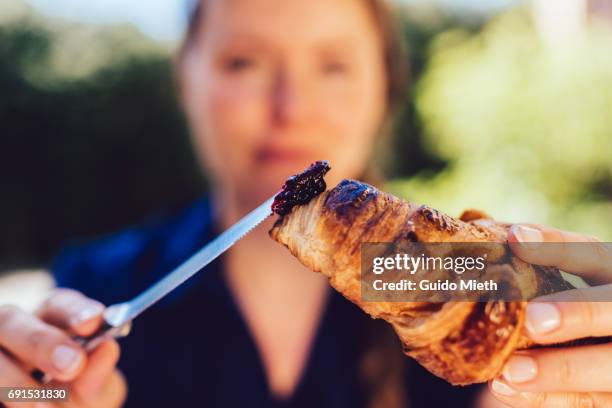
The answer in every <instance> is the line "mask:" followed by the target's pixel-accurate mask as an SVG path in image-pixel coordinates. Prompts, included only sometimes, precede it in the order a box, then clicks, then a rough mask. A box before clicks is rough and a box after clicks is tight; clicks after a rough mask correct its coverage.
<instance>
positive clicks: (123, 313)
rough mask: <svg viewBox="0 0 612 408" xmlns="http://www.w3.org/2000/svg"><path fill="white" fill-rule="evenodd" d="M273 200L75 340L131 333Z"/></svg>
mask: <svg viewBox="0 0 612 408" xmlns="http://www.w3.org/2000/svg"><path fill="white" fill-rule="evenodd" d="M273 202H274V196H273V197H270V198H269V199H267V200H266V201H265V202H264V203H262V204H261V205H260V206H259V207H257V208H256V209H254V210H253V211H251V212H250V213H248V214H247V215H246V216H244V217H243V218H242V219H241V220H240V221H238V222H237V223H236V224H234V225H232V226H231V227H230V228H228V229H227V230H225V231H224V232H222V233H221V234H220V235H219V236H217V237H216V238H215V239H213V240H212V241H211V242H209V243H208V244H207V245H206V246H204V247H203V248H202V249H200V250H199V251H198V252H196V253H195V254H194V255H192V256H191V257H190V258H189V259H187V260H186V261H185V262H183V263H182V264H181V265H179V266H178V267H177V268H175V269H174V270H173V271H172V272H170V273H169V274H168V275H166V276H165V277H164V278H162V279H161V280H160V281H158V282H157V283H155V284H154V285H153V286H151V287H150V288H148V289H147V290H145V291H144V292H142V293H141V294H140V295H138V296H136V297H135V298H134V299H132V300H129V301H127V302H123V303H117V304H114V305H111V306H109V307H107V308H106V310H105V311H104V314H103V319H104V321H103V323H102V325H101V326H100V328H99V329H98V330H97V331H96V332H95V333H94V334H92V335H91V336H87V337H75V340H76V342H77V343H79V344H80V345H81V346H83V348H84V349H85V351H87V352H91V351H93V350H95V349H96V347H98V346H99V345H100V344H101V343H103V342H104V341H105V340H108V339H112V338H120V337H124V336H127V335H128V334H129V332H130V329H131V326H132V321H133V320H134V319H135V318H136V317H138V316H140V315H141V314H142V313H143V312H144V311H146V310H147V309H149V308H150V307H151V306H153V305H154V304H155V303H157V302H158V301H159V300H161V299H162V298H163V297H164V296H166V295H167V294H169V293H170V292H172V291H173V290H174V289H176V288H177V287H178V286H179V285H181V284H182V283H183V282H185V281H186V280H187V279H189V278H191V277H192V276H193V275H195V274H196V273H198V272H200V271H201V270H202V269H204V268H205V267H206V266H207V265H208V264H210V263H211V262H212V261H214V260H215V259H216V258H218V257H219V256H220V255H221V254H222V253H223V252H225V251H227V250H228V249H229V248H231V247H232V245H234V244H235V243H236V242H238V241H239V240H240V239H241V238H242V237H244V236H245V235H246V234H248V233H249V232H250V231H251V230H252V229H253V228H255V227H256V226H257V225H259V224H260V223H262V222H263V221H264V220H265V219H266V218H268V217H269V216H271V215H272V214H273V213H272V209H271V208H272V203H273ZM33 376H34V377H35V378H36V379H38V380H40V381H41V382H42V383H48V382H49V381H51V377H50V376H48V375H45V374H44V373H42V372H40V371H36V372H34V374H33Z"/></svg>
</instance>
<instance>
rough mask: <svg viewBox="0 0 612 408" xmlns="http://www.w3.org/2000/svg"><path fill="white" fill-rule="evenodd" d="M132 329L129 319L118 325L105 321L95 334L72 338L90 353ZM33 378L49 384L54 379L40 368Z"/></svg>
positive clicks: (33, 374) (33, 373)
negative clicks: (105, 342)
mask: <svg viewBox="0 0 612 408" xmlns="http://www.w3.org/2000/svg"><path fill="white" fill-rule="evenodd" d="M131 329H132V322H131V321H128V322H127V323H125V324H123V325H121V326H118V327H115V326H111V325H110V324H108V322H106V321H104V322H103V323H102V325H100V327H99V328H98V330H96V331H95V332H94V333H93V334H91V335H89V336H75V337H73V338H72V339H73V340H74V341H76V342H77V343H78V344H79V345H81V346H82V347H83V348H84V349H85V351H86V352H87V353H88V354H89V353H91V352H93V351H94V350H95V349H96V348H98V346H99V345H100V344H102V343H103V342H104V341H106V340H109V339H118V338H121V337H125V336H127V335H128V334H129V333H130V330H131ZM32 378H34V379H35V380H36V381H37V382H39V383H40V384H48V383H49V382H51V380H52V378H51V376H50V375H49V374H47V373H45V372H43V371H41V370H38V369H37V370H34V371H33V372H32Z"/></svg>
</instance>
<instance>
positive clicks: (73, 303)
mask: <svg viewBox="0 0 612 408" xmlns="http://www.w3.org/2000/svg"><path fill="white" fill-rule="evenodd" d="M102 313H104V305H103V304H102V303H100V302H98V301H96V300H93V299H89V298H87V297H86V296H85V295H83V294H81V293H79V292H77V291H75V290H71V289H58V290H56V292H55V293H54V294H53V295H52V296H50V297H49V298H48V299H47V300H46V301H45V302H44V303H43V304H42V305H41V307H40V308H39V309H38V311H37V315H38V316H39V317H40V318H41V319H42V320H44V321H45V322H47V323H49V324H52V325H54V326H58V327H61V328H63V329H66V330H70V331H72V332H73V333H75V334H77V335H79V336H88V335H90V334H92V333H93V332H95V331H96V329H97V328H98V327H99V326H100V324H101V323H102Z"/></svg>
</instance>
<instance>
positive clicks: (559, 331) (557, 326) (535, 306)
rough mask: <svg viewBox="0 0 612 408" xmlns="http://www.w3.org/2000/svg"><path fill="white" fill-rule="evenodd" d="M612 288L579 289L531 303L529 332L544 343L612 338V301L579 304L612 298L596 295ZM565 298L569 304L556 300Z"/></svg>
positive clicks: (526, 323)
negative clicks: (611, 336)
mask: <svg viewBox="0 0 612 408" xmlns="http://www.w3.org/2000/svg"><path fill="white" fill-rule="evenodd" d="M610 290H612V285H605V286H599V287H594V288H588V289H575V290H571V291H566V292H561V293H558V294H554V295H550V296H545V297H541V298H538V299H536V300H535V301H532V302H529V303H528V304H527V310H526V320H525V329H526V332H527V334H528V335H529V337H530V338H531V339H533V340H534V341H535V342H537V343H540V344H553V343H561V342H565V341H568V340H573V339H579V338H584V337H603V336H608V335H612V302H597V301H579V300H580V299H594V298H601V297H604V296H607V297H608V298H610V297H611V296H612V295H611V294H608V293H607V292H606V293H603V294H602V293H596V292H601V291H610ZM558 298H562V299H565V300H569V301H555V299H558Z"/></svg>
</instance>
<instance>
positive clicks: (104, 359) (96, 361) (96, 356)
mask: <svg viewBox="0 0 612 408" xmlns="http://www.w3.org/2000/svg"><path fill="white" fill-rule="evenodd" d="M118 361H119V345H118V344H117V342H116V341H114V340H108V341H105V342H104V343H102V344H101V345H100V346H98V348H96V350H95V351H94V352H93V353H91V354H90V355H89V358H88V360H87V367H86V368H85V370H83V372H82V373H81V375H80V376H79V378H78V379H77V380H76V381H75V382H74V383H73V384H72V389H73V391H74V393H76V394H78V395H79V398H81V399H84V400H87V399H96V398H97V396H98V394H99V393H100V390H101V389H102V388H103V386H104V385H105V384H106V383H107V382H108V380H109V378H110V377H111V375H112V374H113V372H114V371H115V366H116V365H117V362H118Z"/></svg>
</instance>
